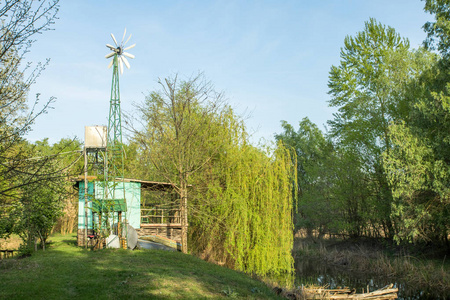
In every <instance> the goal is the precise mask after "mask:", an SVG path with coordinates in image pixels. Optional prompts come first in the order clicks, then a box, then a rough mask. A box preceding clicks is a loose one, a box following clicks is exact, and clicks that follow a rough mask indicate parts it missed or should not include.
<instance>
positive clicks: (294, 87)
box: [26, 0, 433, 143]
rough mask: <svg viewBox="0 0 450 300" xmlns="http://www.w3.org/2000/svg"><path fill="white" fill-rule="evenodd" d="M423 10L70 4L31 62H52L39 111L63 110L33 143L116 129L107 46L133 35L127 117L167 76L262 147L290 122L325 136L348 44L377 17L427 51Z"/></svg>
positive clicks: (308, 4) (382, 3)
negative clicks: (190, 82)
mask: <svg viewBox="0 0 450 300" xmlns="http://www.w3.org/2000/svg"><path fill="white" fill-rule="evenodd" d="M423 7H424V2H423V1H419V0H371V1H368V0H320V1H312V0H310V1H306V0H296V1H283V0H278V1H275V0H273V1H262V0H259V1H250V0H249V1H247V0H243V1H234V0H225V1H221V0H219V1H195V0H194V1H176V0H173V1H143V0H141V1H133V0H128V1H115V0H109V1H106V0H97V1H88V0H76V1H73V0H72V1H70V0H61V1H60V11H59V14H58V18H59V19H58V20H57V21H56V23H55V24H54V25H53V27H52V28H53V29H54V30H52V31H47V32H44V33H43V34H42V35H38V36H36V42H35V44H34V45H33V47H32V48H31V52H30V53H29V54H28V56H27V60H28V61H30V62H32V63H37V62H39V61H45V59H47V58H50V63H49V65H48V66H47V68H46V70H45V71H44V72H43V73H42V75H41V76H40V77H39V78H38V80H37V82H36V83H35V84H34V85H33V86H32V89H31V90H30V94H29V99H30V101H32V100H34V98H35V94H36V93H40V99H41V101H44V100H46V99H49V98H50V97H56V101H55V102H54V103H53V105H52V106H53V109H51V110H50V111H49V112H48V114H45V115H43V116H40V117H39V118H38V119H37V121H36V123H35V124H34V125H33V127H32V131H31V132H30V133H29V134H28V135H27V137H26V138H27V139H28V140H30V141H33V142H34V141H36V140H42V139H43V138H48V139H49V142H50V143H55V142H57V141H59V140H60V139H61V138H74V137H77V138H78V139H79V140H80V141H83V140H84V126H91V125H107V121H108V113H109V98H110V91H111V79H112V69H108V67H107V66H108V63H109V60H107V59H105V55H106V54H108V53H109V50H108V49H107V48H106V46H105V44H112V43H113V41H112V39H111V36H110V33H113V34H114V35H115V36H116V38H117V39H118V40H121V39H122V35H123V32H124V29H125V28H126V30H127V36H128V35H129V33H131V34H132V37H131V39H130V41H129V42H128V44H127V45H131V44H134V43H136V47H135V48H133V49H131V50H129V52H130V53H132V54H133V55H135V56H136V57H135V59H129V62H130V64H131V68H130V69H129V70H128V69H126V70H125V71H124V74H123V75H121V76H120V93H121V96H120V97H121V107H122V110H123V111H126V112H128V113H133V111H134V107H135V106H134V105H135V104H136V103H141V102H142V101H144V99H145V95H147V94H149V93H150V92H151V91H155V90H159V89H160V88H159V86H158V83H157V81H158V78H161V79H164V78H166V77H170V76H174V75H175V74H178V76H179V77H181V78H182V79H188V78H190V77H192V76H194V75H196V74H198V73H199V72H203V73H204V76H205V78H206V79H208V80H210V81H211V82H212V84H213V85H214V87H215V89H216V90H217V91H223V92H224V93H225V96H226V99H227V101H228V103H229V104H230V105H231V106H232V107H233V108H234V109H235V112H236V113H237V114H239V115H241V116H244V117H245V119H246V125H247V130H248V132H249V133H251V134H252V141H253V142H254V143H257V142H258V141H260V140H261V139H263V140H266V141H270V140H273V139H274V134H276V133H281V132H282V128H281V125H280V124H281V120H285V121H287V122H289V123H290V124H292V125H293V126H294V127H295V128H298V123H299V122H300V121H301V120H302V119H303V118H305V117H308V118H309V119H310V120H311V121H312V122H314V123H316V124H317V125H318V126H319V128H320V129H322V130H325V126H326V122H327V120H330V119H332V118H333V113H334V112H335V111H336V109H335V108H332V107H329V106H328V101H329V99H330V96H329V95H328V94H327V92H328V87H327V82H328V74H329V71H330V68H331V66H332V65H337V64H339V61H340V57H339V52H340V49H341V47H342V46H343V43H344V38H345V37H346V36H347V35H350V36H352V35H355V34H356V33H357V32H359V31H362V30H363V29H364V22H365V21H367V20H369V18H375V19H376V20H377V21H379V22H381V23H383V24H385V25H388V26H391V27H393V28H395V30H396V31H397V32H398V33H399V34H400V35H401V36H402V37H405V38H408V39H409V40H410V43H411V46H412V47H413V48H418V47H419V46H420V45H421V43H422V41H423V40H424V39H425V36H426V34H425V33H424V31H423V29H422V26H423V24H424V23H425V22H427V21H432V19H433V18H432V16H431V15H429V14H427V13H425V12H424V11H423ZM124 134H125V132H124Z"/></svg>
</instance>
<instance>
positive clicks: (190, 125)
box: [134, 75, 223, 253]
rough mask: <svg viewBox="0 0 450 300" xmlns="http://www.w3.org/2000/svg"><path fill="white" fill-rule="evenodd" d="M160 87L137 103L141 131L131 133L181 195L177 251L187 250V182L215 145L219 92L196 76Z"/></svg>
mask: <svg viewBox="0 0 450 300" xmlns="http://www.w3.org/2000/svg"><path fill="white" fill-rule="evenodd" d="M159 83H160V85H161V88H162V91H161V92H152V93H151V94H150V95H148V96H147V97H146V100H145V103H144V104H143V105H140V106H138V110H139V112H140V114H141V118H142V122H143V127H144V130H142V131H134V133H135V136H134V138H135V140H136V142H137V143H138V144H139V145H140V146H141V147H142V148H143V150H142V151H144V153H145V154H146V155H145V157H146V158H147V160H148V162H150V163H151V164H152V166H153V167H154V169H155V170H156V171H157V173H158V174H159V176H161V177H162V178H164V180H166V181H167V182H170V183H172V184H173V185H174V187H175V189H176V192H177V193H178V195H179V197H180V199H181V207H180V208H181V224H182V251H183V252H184V253H187V249H188V248H187V228H188V200H187V196H188V186H189V185H190V184H191V183H190V181H191V179H190V178H191V176H192V175H193V174H194V173H196V172H198V171H199V170H201V169H202V168H203V167H204V166H205V165H206V163H208V161H210V160H211V158H212V156H213V155H214V154H215V153H216V152H217V149H214V148H213V147H210V145H216V144H218V143H219V139H220V137H219V136H218V135H216V134H215V132H216V131H217V126H219V125H220V124H221V123H220V119H221V118H222V110H221V109H222V101H223V100H222V94H220V93H217V92H216V91H214V89H213V87H212V85H211V84H210V83H208V82H206V81H205V80H204V78H203V77H202V76H201V75H198V76H196V77H194V78H192V79H189V80H187V81H181V82H180V81H178V78H177V76H175V77H174V78H167V79H165V80H164V81H161V80H160V81H159Z"/></svg>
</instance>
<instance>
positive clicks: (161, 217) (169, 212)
mask: <svg viewBox="0 0 450 300" xmlns="http://www.w3.org/2000/svg"><path fill="white" fill-rule="evenodd" d="M180 223H181V215H180V209H179V208H143V209H141V224H180Z"/></svg>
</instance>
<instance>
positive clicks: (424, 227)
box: [276, 0, 450, 248]
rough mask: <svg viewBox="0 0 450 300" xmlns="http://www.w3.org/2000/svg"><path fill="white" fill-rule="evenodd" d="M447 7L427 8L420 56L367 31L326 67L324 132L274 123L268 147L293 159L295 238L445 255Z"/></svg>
mask: <svg viewBox="0 0 450 300" xmlns="http://www.w3.org/2000/svg"><path fill="white" fill-rule="evenodd" d="M449 7H450V6H449V1H433V0H428V1H426V4H425V10H426V11H427V12H430V13H432V14H434V15H435V17H436V21H435V22H430V23H427V24H425V26H424V28H425V31H426V32H427V33H428V37H427V39H426V41H425V42H424V45H425V46H424V47H423V48H419V49H411V48H410V45H409V42H408V40H407V39H406V38H402V37H401V36H400V35H399V34H398V33H397V32H396V31H395V29H394V28H392V27H388V26H384V25H382V24H380V23H378V22H377V21H376V20H375V19H370V20H369V21H367V22H366V23H365V26H364V29H363V30H362V31H361V32H358V33H357V34H356V35H354V36H347V37H346V38H345V40H344V46H343V47H342V48H341V53H340V57H341V61H340V64H339V65H337V66H332V67H331V70H330V73H329V81H328V87H329V94H330V96H331V100H330V101H329V105H330V106H331V107H335V108H337V113H335V114H334V118H333V119H332V120H330V121H329V122H328V130H327V131H326V132H322V131H321V130H319V128H318V127H317V126H316V125H315V124H313V123H311V121H309V120H308V119H307V118H305V119H303V120H302V121H301V122H300V124H299V128H298V129H295V128H294V127H293V126H292V125H290V124H288V123H287V122H282V126H283V130H284V131H283V132H282V133H280V134H277V135H276V139H277V140H278V141H282V142H283V143H284V144H285V145H287V146H288V147H290V148H291V149H292V151H293V152H294V153H295V154H296V155H297V164H296V166H297V172H298V189H297V190H296V191H294V193H295V194H296V195H297V196H298V201H297V202H296V203H295V211H296V213H295V217H294V218H295V228H296V230H304V232H305V233H306V234H308V235H313V234H317V235H318V236H323V235H325V234H329V235H338V236H343V237H382V238H388V239H393V240H395V241H397V242H399V243H403V242H416V243H422V242H425V243H433V244H437V245H446V247H448V248H450V244H449V240H448V238H449V234H450V231H449V230H450V223H449V220H450V201H449V200H450V199H449V195H450V194H449V188H450V181H449V179H450V178H449V176H450V172H449V171H450V170H449V163H450V159H449V158H450V147H449V143H450V117H449V116H450V115H449V109H450V102H449V101H450V100H449V99H450V98H449V92H450V90H449V88H450V85H449V84H450V73H449V72H448V70H449V63H450V60H449V58H450V57H449V53H450V52H449V51H450V47H449V46H450V43H449V40H450V39H449V37H450V31H449V28H450V20H449V17H448V16H449V14H450V9H449ZM432 50H438V52H439V53H437V52H433V51H432Z"/></svg>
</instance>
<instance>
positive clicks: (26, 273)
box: [0, 235, 280, 299]
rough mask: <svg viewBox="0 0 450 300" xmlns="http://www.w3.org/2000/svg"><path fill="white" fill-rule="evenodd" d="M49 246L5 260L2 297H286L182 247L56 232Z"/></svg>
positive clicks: (0, 276)
mask: <svg viewBox="0 0 450 300" xmlns="http://www.w3.org/2000/svg"><path fill="white" fill-rule="evenodd" d="M50 240H51V241H52V243H51V245H50V247H48V249H47V251H45V252H44V251H38V252H37V253H35V254H33V256H31V257H27V258H23V259H17V258H12V259H5V260H2V261H0V299H68V298H77V299H221V298H237V299H280V298H279V297H278V296H276V295H275V294H274V293H273V292H272V291H271V290H270V288H268V287H267V286H266V285H265V284H264V283H262V282H260V281H257V280H254V279H252V278H250V277H248V276H247V275H245V274H243V273H240V272H236V271H233V270H230V269H227V268H224V267H220V266H217V265H214V264H210V263H207V262H205V261H202V260H201V259H199V258H197V257H193V256H191V255H185V254H182V253H180V252H169V251H159V250H134V251H129V250H121V249H114V250H113V249H107V250H100V251H90V250H85V249H84V248H80V247H77V246H76V244H75V243H76V237H75V235H66V236H62V235H55V236H53V237H51V238H50Z"/></svg>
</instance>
